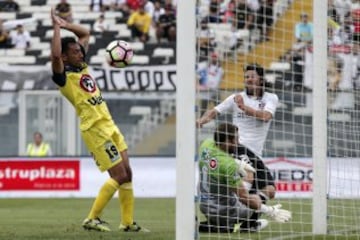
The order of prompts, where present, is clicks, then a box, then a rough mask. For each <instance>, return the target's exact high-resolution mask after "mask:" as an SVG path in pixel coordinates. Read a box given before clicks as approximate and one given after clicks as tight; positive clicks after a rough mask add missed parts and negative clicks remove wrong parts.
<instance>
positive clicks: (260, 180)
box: [237, 144, 275, 190]
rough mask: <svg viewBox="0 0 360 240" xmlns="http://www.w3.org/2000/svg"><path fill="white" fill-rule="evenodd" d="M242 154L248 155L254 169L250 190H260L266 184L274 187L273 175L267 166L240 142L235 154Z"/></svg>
mask: <svg viewBox="0 0 360 240" xmlns="http://www.w3.org/2000/svg"><path fill="white" fill-rule="evenodd" d="M242 154H246V155H247V156H248V157H249V159H250V162H251V164H252V166H253V167H254V168H255V169H256V173H255V176H254V183H253V185H252V189H251V190H260V189H263V188H264V187H266V186H268V185H271V186H274V187H275V181H274V177H273V176H272V175H271V172H270V170H269V168H267V167H266V166H265V164H264V162H263V161H262V160H261V158H260V157H258V156H257V155H256V154H255V153H253V152H252V151H251V150H250V149H248V148H247V147H245V146H243V145H241V144H240V145H239V147H238V149H237V156H240V155H242Z"/></svg>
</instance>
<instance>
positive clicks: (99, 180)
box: [0, 157, 360, 198]
mask: <svg viewBox="0 0 360 240" xmlns="http://www.w3.org/2000/svg"><path fill="white" fill-rule="evenodd" d="M12 161H14V162H16V161H21V164H22V165H21V164H15V163H12ZM39 161H43V162H44V164H43V165H44V166H42V165H41V164H39ZM66 161H68V162H66ZM130 161H131V166H132V169H133V184H134V192H135V196H136V197H175V196H176V182H175V180H176V160H175V158H173V157H170V158H161V157H156V158H155V157H149V158H145V157H144V158H131V159H130ZM76 162H79V164H78V165H79V166H80V167H79V168H77V164H76ZM264 162H265V163H266V165H267V166H268V167H269V169H270V170H271V172H272V174H273V176H274V178H275V182H276V187H277V193H276V198H310V197H312V180H313V179H312V176H313V170H312V159H310V158H267V159H264ZM53 163H58V166H57V167H55V165H54V164H53ZM327 168H328V169H329V171H328V194H329V196H330V197H331V198H360V184H359V182H360V159H357V158H334V159H329V161H328V166H327ZM77 169H79V170H77ZM77 172H79V173H78V174H77ZM108 177H109V176H108V174H107V173H101V172H100V171H99V170H98V169H97V167H96V165H95V163H94V162H93V160H92V158H65V159H64V158H61V159H59V158H49V159H48V158H46V159H41V160H39V159H29V158H0V198H8V197H94V196H96V195H97V193H98V190H99V189H100V187H101V186H102V184H103V183H104V182H105V181H106V179H108ZM184 178H186V176H184ZM59 179H60V180H61V181H60V182H59ZM14 181H15V182H14ZM16 181H18V184H16ZM21 184H23V185H24V186H23V190H19V186H20V188H21ZM33 187H35V188H38V189H39V188H41V190H36V189H35V190H34V189H31V188H33ZM49 189H50V190H49ZM66 189H71V190H66Z"/></svg>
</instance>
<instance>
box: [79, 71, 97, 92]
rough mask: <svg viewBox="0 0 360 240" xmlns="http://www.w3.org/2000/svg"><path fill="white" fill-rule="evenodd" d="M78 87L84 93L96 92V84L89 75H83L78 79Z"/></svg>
mask: <svg viewBox="0 0 360 240" xmlns="http://www.w3.org/2000/svg"><path fill="white" fill-rule="evenodd" d="M80 86H81V88H82V89H84V90H85V91H86V92H90V93H93V92H95V91H96V83H95V81H94V79H92V77H91V76H90V75H87V74H83V75H82V76H81V78H80Z"/></svg>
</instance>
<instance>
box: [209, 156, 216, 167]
mask: <svg viewBox="0 0 360 240" xmlns="http://www.w3.org/2000/svg"><path fill="white" fill-rule="evenodd" d="M217 165H218V163H217V160H216V159H215V158H212V159H210V161H209V167H210V169H212V170H214V169H216V168H217Z"/></svg>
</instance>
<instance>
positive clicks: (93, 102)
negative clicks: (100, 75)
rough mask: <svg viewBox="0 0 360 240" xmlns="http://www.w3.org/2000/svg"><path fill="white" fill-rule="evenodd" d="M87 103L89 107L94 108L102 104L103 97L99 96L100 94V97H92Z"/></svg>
mask: <svg viewBox="0 0 360 240" xmlns="http://www.w3.org/2000/svg"><path fill="white" fill-rule="evenodd" d="M87 101H88V102H89V103H90V104H91V105H93V106H96V105H100V104H102V103H103V101H104V98H103V97H102V96H101V94H100V95H98V96H93V97H91V98H89V99H88V100H87Z"/></svg>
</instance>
